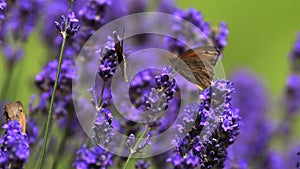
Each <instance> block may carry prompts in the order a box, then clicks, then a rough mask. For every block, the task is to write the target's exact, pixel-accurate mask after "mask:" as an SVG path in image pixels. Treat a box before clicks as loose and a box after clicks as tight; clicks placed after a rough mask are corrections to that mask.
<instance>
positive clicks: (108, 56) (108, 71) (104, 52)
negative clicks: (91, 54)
mask: <svg viewBox="0 0 300 169" xmlns="http://www.w3.org/2000/svg"><path fill="white" fill-rule="evenodd" d="M115 46H116V43H115V40H114V38H112V37H110V36H109V37H108V40H107V42H106V44H105V45H104V47H103V49H101V51H100V55H101V59H100V65H99V68H98V74H99V76H100V77H101V78H102V79H103V80H104V81H107V80H109V79H110V78H112V76H113V74H114V73H115V71H116V69H117V52H118V51H117V50H116V47H115Z"/></svg>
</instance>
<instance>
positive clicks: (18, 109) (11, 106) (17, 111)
mask: <svg viewBox="0 0 300 169" xmlns="http://www.w3.org/2000/svg"><path fill="white" fill-rule="evenodd" d="M3 115H4V117H5V118H6V122H7V121H9V120H17V121H18V122H19V123H20V125H21V126H22V132H23V133H25V132H26V118H25V113H24V107H23V104H22V102H21V101H17V102H12V103H8V104H6V105H5V106H4V112H3Z"/></svg>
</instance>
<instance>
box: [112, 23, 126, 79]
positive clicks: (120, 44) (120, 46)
mask: <svg viewBox="0 0 300 169" xmlns="http://www.w3.org/2000/svg"><path fill="white" fill-rule="evenodd" d="M124 33H125V28H123V35H122V39H121V40H119V39H118V36H117V33H116V32H113V35H114V40H115V49H116V52H117V63H118V65H119V66H120V68H121V72H122V76H123V77H124V80H125V82H128V77H127V71H126V70H127V62H126V59H125V55H124V51H123V50H124V40H123V39H124ZM122 62H124V63H123V64H122Z"/></svg>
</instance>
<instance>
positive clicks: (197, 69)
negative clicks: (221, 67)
mask: <svg viewBox="0 0 300 169" xmlns="http://www.w3.org/2000/svg"><path fill="white" fill-rule="evenodd" d="M219 55H220V52H219V51H218V50H217V49H216V48H215V47H213V46H201V47H198V48H195V49H191V50H188V51H187V52H185V53H184V54H183V55H181V56H180V59H181V60H183V61H184V63H185V64H186V65H187V66H188V68H189V71H190V72H192V74H193V76H194V78H192V80H191V78H187V80H189V81H190V82H192V83H194V84H196V85H198V86H199V88H200V89H206V88H208V87H209V86H210V84H211V81H212V80H213V77H214V67H215V66H216V64H217V61H218V57H219ZM184 77H185V76H184Z"/></svg>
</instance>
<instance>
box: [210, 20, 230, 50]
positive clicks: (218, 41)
mask: <svg viewBox="0 0 300 169" xmlns="http://www.w3.org/2000/svg"><path fill="white" fill-rule="evenodd" d="M228 34H229V30H228V28H227V25H226V23H225V22H221V23H220V29H219V31H216V30H213V31H212V33H211V37H212V40H213V42H214V45H215V46H216V47H217V48H218V49H219V50H220V51H222V50H223V48H224V47H225V46H227V44H228V40H227V37H228Z"/></svg>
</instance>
